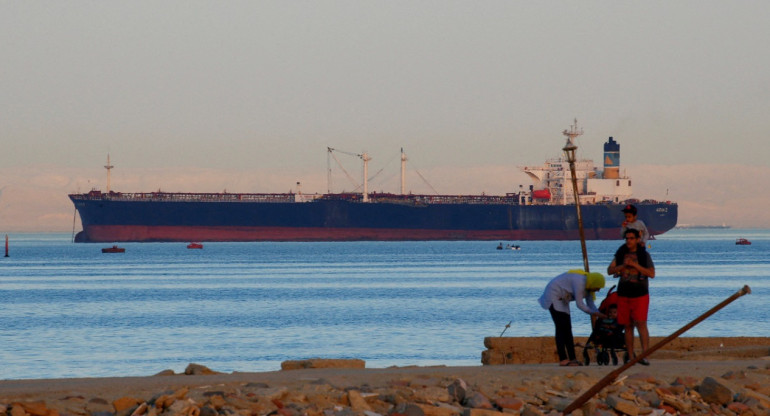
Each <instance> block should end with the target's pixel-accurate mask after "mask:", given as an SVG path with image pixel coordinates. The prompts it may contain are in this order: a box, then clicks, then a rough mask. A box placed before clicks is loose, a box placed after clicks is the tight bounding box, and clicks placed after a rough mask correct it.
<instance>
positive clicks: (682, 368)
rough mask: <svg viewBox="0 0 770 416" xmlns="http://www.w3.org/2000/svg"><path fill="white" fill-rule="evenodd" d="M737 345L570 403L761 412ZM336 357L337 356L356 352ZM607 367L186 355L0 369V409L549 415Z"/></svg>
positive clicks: (656, 363) (764, 368)
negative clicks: (182, 361)
mask: <svg viewBox="0 0 770 416" xmlns="http://www.w3.org/2000/svg"><path fill="white" fill-rule="evenodd" d="M763 344H764V343H763ZM757 347H759V349H760V350H762V349H763V348H765V347H767V345H759V346H757ZM753 350H756V349H753ZM741 355H745V354H744V353H743V352H742V353H741V354H736V356H735V357H731V356H730V354H729V353H726V354H724V355H723V356H721V357H720V359H715V358H714V357H713V356H711V355H708V356H705V357H704V358H703V359H698V358H697V356H692V357H688V358H687V359H673V360H672V359H657V360H653V362H652V365H650V366H640V365H637V366H634V367H632V368H630V369H629V370H627V371H626V372H625V373H623V374H621V375H620V376H619V377H617V378H616V380H615V382H614V383H613V384H611V385H609V386H608V387H606V388H604V389H603V390H602V391H600V392H599V394H597V395H596V396H594V398H593V399H591V400H589V401H588V402H587V403H586V404H585V405H584V406H582V407H581V408H580V409H578V410H575V411H573V412H572V414H575V415H619V414H626V415H648V414H652V415H663V414H667V413H668V414H703V415H712V414H713V415H768V414H770V357H768V356H757V357H752V358H746V357H743V356H741ZM766 355H770V354H766ZM312 361H313V360H309V363H307V365H306V366H312ZM318 361H325V360H318ZM338 361H339V363H340V366H344V365H345V364H346V362H347V361H358V362H360V360H347V361H346V360H338ZM615 368H617V367H613V366H599V365H595V364H592V365H589V366H581V367H559V366H558V365H557V364H555V363H554V364H551V363H542V364H509V365H485V366H472V367H445V366H435V367H417V366H415V367H389V368H380V369H374V368H339V367H337V368H304V369H296V370H282V371H274V372H264V373H241V372H234V373H228V374H222V373H217V372H216V371H215V370H216V369H208V368H207V367H205V366H203V365H197V364H191V365H190V366H188V368H187V369H186V370H185V372H186V373H188V374H175V373H174V372H173V371H170V370H167V371H164V372H161V373H159V374H157V375H153V376H147V377H111V378H79V379H50V380H4V381H0V411H4V412H5V413H6V414H7V415H9V416H27V415H30V416H56V415H98V416H107V415H117V416H131V415H134V416H140V415H148V416H154V415H169V416H170V415H185V416H216V415H243V416H246V415H279V416H302V415H308V416H353V415H363V416H377V415H407V416H450V415H460V414H462V415H464V416H496V415H503V414H512V415H558V414H560V412H561V410H563V409H564V408H565V407H566V406H567V405H568V404H569V403H571V402H572V401H573V400H574V399H575V398H577V397H578V396H580V394H581V393H582V392H584V391H586V390H587V389H589V388H590V387H591V386H593V385H594V384H595V383H596V382H597V381H599V380H600V379H602V378H603V377H604V376H605V375H607V374H608V373H610V372H611V371H612V370H614V369H615Z"/></svg>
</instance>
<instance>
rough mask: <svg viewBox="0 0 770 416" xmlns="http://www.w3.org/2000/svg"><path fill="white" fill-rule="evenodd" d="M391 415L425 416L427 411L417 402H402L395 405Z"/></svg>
mask: <svg viewBox="0 0 770 416" xmlns="http://www.w3.org/2000/svg"><path fill="white" fill-rule="evenodd" d="M388 415H390V416H425V412H424V411H423V410H422V409H421V408H420V407H419V406H417V405H416V404H413V403H402V404H399V405H397V406H396V407H394V408H393V409H392V410H391V411H390V413H388Z"/></svg>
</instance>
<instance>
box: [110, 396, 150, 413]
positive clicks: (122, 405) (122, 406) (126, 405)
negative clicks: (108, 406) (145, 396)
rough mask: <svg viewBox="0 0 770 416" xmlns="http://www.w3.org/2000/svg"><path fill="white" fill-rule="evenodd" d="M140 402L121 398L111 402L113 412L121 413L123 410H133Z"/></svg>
mask: <svg viewBox="0 0 770 416" xmlns="http://www.w3.org/2000/svg"><path fill="white" fill-rule="evenodd" d="M142 402H143V400H141V399H137V398H134V397H121V398H119V399H115V400H114V401H113V402H112V407H114V408H115V412H122V411H123V410H127V409H130V408H134V407H136V406H138V405H139V404H141V403H142Z"/></svg>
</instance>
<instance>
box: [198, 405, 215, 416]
mask: <svg viewBox="0 0 770 416" xmlns="http://www.w3.org/2000/svg"><path fill="white" fill-rule="evenodd" d="M199 416H217V411H216V410H214V409H212V408H211V407H209V406H203V407H201V414H200V415H199Z"/></svg>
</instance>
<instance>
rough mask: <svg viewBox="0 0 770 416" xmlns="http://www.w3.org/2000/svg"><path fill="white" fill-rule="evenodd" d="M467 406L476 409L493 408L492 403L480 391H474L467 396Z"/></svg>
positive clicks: (465, 402)
mask: <svg viewBox="0 0 770 416" xmlns="http://www.w3.org/2000/svg"><path fill="white" fill-rule="evenodd" d="M463 403H464V404H465V406H466V407H470V408H474V409H492V408H494V406H492V403H491V402H490V401H489V399H487V398H486V396H484V395H483V394H481V393H479V392H473V393H471V394H470V395H469V396H467V397H466V398H465V401H464V402H463Z"/></svg>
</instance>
